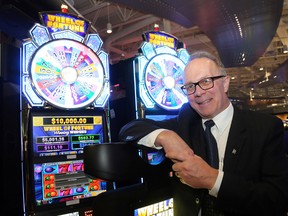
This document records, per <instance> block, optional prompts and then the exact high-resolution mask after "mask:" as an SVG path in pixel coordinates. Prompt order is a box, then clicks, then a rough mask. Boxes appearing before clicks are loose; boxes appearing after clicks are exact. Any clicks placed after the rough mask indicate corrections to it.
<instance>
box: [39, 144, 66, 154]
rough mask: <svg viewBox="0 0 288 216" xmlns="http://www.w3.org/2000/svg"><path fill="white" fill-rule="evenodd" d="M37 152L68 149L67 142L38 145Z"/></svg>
mask: <svg viewBox="0 0 288 216" xmlns="http://www.w3.org/2000/svg"><path fill="white" fill-rule="evenodd" d="M37 149H38V152H43V151H45V152H46V151H63V150H68V149H69V145H68V144H58V145H38V148H37Z"/></svg>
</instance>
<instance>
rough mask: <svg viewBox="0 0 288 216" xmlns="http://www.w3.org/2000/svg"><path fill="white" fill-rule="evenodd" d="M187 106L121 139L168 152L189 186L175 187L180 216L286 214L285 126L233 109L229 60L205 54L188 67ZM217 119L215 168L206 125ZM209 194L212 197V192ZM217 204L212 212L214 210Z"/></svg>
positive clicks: (130, 128)
mask: <svg viewBox="0 0 288 216" xmlns="http://www.w3.org/2000/svg"><path fill="white" fill-rule="evenodd" d="M184 81H185V85H184V86H183V87H182V90H183V92H184V93H185V94H186V95H187V97H188V101H189V103H187V104H184V105H183V106H182V108H181V109H180V111H179V114H178V116H177V118H173V119H170V120H165V121H158V122H156V121H152V120H148V119H137V120H134V121H132V122H130V123H128V124H127V125H125V126H124V127H123V128H122V129H121V131H120V133H119V137H120V139H121V140H124V141H135V142H137V143H138V144H142V145H145V146H148V147H154V148H163V149H164V151H165V156H166V158H168V159H170V160H171V161H172V162H173V165H172V169H173V171H174V172H175V175H176V176H177V177H178V178H179V180H180V181H178V182H182V184H181V186H180V184H178V185H177V184H175V185H176V186H175V196H174V197H175V215H176V216H186V215H199V214H202V215H286V212H287V204H288V171H287V169H288V163H287V158H286V156H285V148H284V127H283V123H282V121H281V120H280V119H278V118H277V117H274V116H272V115H268V114H262V113H257V112H252V111H245V110H240V109H238V108H237V107H235V106H233V105H232V104H231V102H230V100H229V98H228V96H227V92H228V89H229V82H230V78H229V76H227V74H226V71H225V68H224V66H223V65H222V63H221V61H220V60H219V59H217V58H216V57H215V56H213V55H211V54H210V53H207V52H204V51H198V52H195V53H193V54H192V55H191V60H190V62H189V63H188V64H187V66H186V68H185V70H184ZM211 119H212V120H213V121H214V123H215V125H214V126H213V127H212V129H211V130H212V134H213V136H214V137H215V139H216V141H217V150H218V154H217V157H218V158H219V159H218V160H217V165H216V166H214V167H213V166H212V165H210V164H209V163H210V162H209V157H208V152H207V148H208V144H205V137H204V130H205V129H206V126H205V124H204V123H205V122H206V121H207V120H211ZM208 194H209V195H208ZM207 200H210V201H211V200H212V201H211V202H212V203H214V204H213V207H212V208H213V210H212V213H208V212H206V210H207V209H208V207H207V203H208V201H207Z"/></svg>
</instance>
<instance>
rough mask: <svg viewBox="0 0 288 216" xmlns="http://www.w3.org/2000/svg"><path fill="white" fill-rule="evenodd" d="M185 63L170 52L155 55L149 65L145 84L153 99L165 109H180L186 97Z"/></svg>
mask: <svg viewBox="0 0 288 216" xmlns="http://www.w3.org/2000/svg"><path fill="white" fill-rule="evenodd" d="M184 67H185V65H184V63H183V62H182V61H181V60H180V59H179V58H177V57H175V56H173V55H169V54H161V55H157V56H155V57H154V58H153V59H152V60H151V61H150V62H149V63H148V65H147V67H146V73H145V85H146V88H147V90H148V93H149V95H150V96H151V97H152V99H153V100H154V101H155V102H156V103H157V104H158V105H159V106H160V107H162V108H164V109H168V110H169V109H179V108H180V107H181V106H182V104H183V101H185V100H186V97H185V96H183V93H182V90H181V88H180V87H181V86H182V85H183V83H184V81H183V70H184Z"/></svg>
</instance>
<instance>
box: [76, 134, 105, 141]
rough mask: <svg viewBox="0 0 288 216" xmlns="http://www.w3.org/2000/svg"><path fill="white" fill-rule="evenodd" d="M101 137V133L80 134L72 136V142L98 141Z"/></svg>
mask: <svg viewBox="0 0 288 216" xmlns="http://www.w3.org/2000/svg"><path fill="white" fill-rule="evenodd" d="M99 139H100V136H99V134H89V135H79V136H71V141H72V142H81V141H97V140H99Z"/></svg>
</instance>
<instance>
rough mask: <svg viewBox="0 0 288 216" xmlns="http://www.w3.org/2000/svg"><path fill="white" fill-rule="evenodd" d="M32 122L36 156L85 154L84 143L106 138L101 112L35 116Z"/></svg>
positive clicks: (96, 141) (93, 142) (87, 143)
mask: <svg viewBox="0 0 288 216" xmlns="http://www.w3.org/2000/svg"><path fill="white" fill-rule="evenodd" d="M32 125H33V152H34V156H36V157H51V156H59V155H75V154H76V155H77V154H82V153H83V148H84V147H85V146H87V145H94V144H99V143H103V141H104V131H103V130H104V127H103V117H102V115H95V116H93V115H86V116H81V115H79V116H76V115H75V116H65V115H58V116H34V117H33V118H32Z"/></svg>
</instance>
